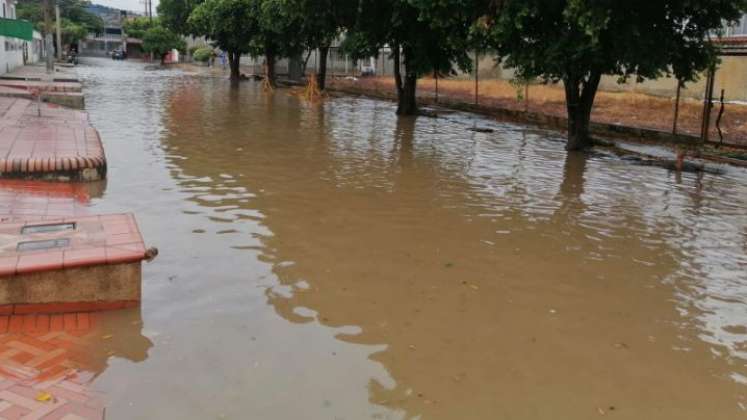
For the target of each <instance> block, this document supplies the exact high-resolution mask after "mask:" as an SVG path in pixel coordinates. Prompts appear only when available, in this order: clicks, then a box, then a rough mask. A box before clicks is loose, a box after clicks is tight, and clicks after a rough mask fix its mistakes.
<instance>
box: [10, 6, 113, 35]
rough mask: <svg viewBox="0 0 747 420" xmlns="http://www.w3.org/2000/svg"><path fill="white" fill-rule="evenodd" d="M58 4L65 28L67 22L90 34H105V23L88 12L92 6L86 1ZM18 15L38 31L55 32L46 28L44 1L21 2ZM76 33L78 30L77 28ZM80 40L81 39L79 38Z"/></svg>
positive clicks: (17, 7) (17, 9)
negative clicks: (32, 24)
mask: <svg viewBox="0 0 747 420" xmlns="http://www.w3.org/2000/svg"><path fill="white" fill-rule="evenodd" d="M57 4H59V6H60V17H61V18H62V19H63V22H62V24H63V26H65V20H67V21H68V22H70V24H75V25H77V26H80V27H82V28H84V30H85V31H86V32H87V33H88V32H90V33H96V34H99V33H102V32H104V21H103V20H101V18H100V17H98V16H96V15H95V14H93V13H91V12H89V11H88V10H86V8H87V7H88V6H90V5H91V3H90V2H89V1H86V0H58V1H57ZM16 14H17V15H18V18H19V19H24V20H28V21H29V22H32V23H34V25H35V26H36V28H37V29H39V30H40V31H41V32H43V33H47V32H48V31H49V32H53V31H54V28H45V27H44V9H43V4H42V0H25V1H21V2H19V3H18V4H17V6H16ZM76 31H78V29H77V28H76ZM78 39H80V38H78Z"/></svg>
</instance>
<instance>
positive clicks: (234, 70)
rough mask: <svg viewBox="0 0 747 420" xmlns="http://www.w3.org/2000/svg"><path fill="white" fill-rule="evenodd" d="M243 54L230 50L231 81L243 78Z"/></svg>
mask: <svg viewBox="0 0 747 420" xmlns="http://www.w3.org/2000/svg"><path fill="white" fill-rule="evenodd" d="M240 65H241V54H239V53H237V52H233V51H229V52H228V66H229V67H230V68H231V76H230V77H231V81H238V80H240V79H241V70H240Z"/></svg>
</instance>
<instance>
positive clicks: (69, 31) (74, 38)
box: [60, 19, 88, 45]
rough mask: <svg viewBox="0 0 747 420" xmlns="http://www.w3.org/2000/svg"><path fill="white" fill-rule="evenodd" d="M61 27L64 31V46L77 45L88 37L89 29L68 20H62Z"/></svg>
mask: <svg viewBox="0 0 747 420" xmlns="http://www.w3.org/2000/svg"><path fill="white" fill-rule="evenodd" d="M60 26H61V30H62V44H63V45H71V44H75V43H77V42H78V41H80V40H81V39H84V38H85V37H86V36H87V35H88V29H87V28H86V27H85V26H83V25H80V24H77V23H75V22H72V21H70V20H68V19H62V24H61V25H60Z"/></svg>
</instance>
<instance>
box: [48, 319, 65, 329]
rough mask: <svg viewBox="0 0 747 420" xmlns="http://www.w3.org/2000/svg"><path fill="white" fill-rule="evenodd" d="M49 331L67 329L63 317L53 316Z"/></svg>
mask: <svg viewBox="0 0 747 420" xmlns="http://www.w3.org/2000/svg"><path fill="white" fill-rule="evenodd" d="M49 329H50V330H51V331H62V330H63V329H65V320H64V318H63V316H62V315H52V317H51V318H50V319H49Z"/></svg>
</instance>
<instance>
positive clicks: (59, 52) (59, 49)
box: [54, 1, 62, 61]
mask: <svg viewBox="0 0 747 420" xmlns="http://www.w3.org/2000/svg"><path fill="white" fill-rule="evenodd" d="M54 17H55V20H56V21H57V59H58V60H60V61H62V28H61V23H60V5H59V4H58V3H57V1H55V4H54Z"/></svg>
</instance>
